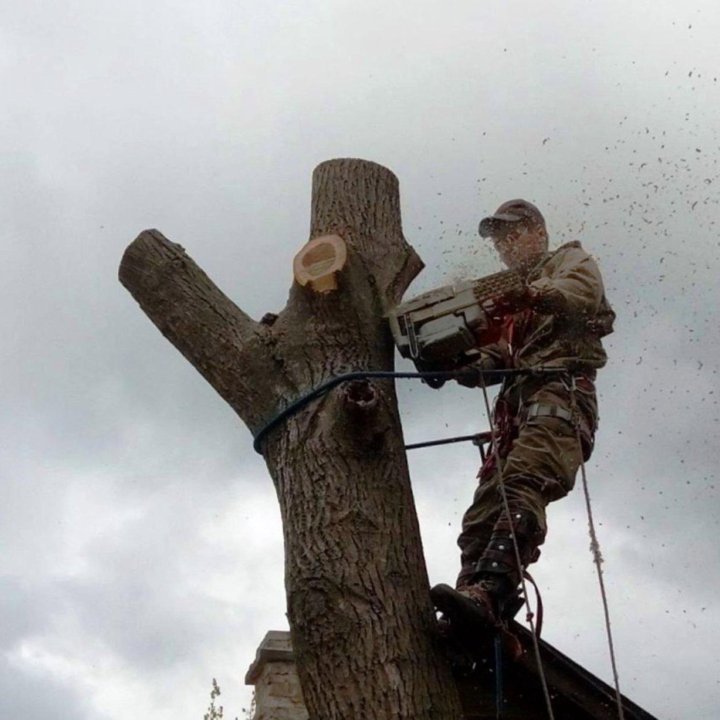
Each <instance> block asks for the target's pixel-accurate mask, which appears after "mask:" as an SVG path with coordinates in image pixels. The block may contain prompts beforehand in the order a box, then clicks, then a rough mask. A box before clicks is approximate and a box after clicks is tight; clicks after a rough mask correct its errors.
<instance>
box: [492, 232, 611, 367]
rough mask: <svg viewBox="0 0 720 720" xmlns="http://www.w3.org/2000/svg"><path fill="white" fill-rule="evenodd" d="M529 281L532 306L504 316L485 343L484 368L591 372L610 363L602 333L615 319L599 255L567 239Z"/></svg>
mask: <svg viewBox="0 0 720 720" xmlns="http://www.w3.org/2000/svg"><path fill="white" fill-rule="evenodd" d="M526 283H527V286H528V288H529V290H530V293H531V297H532V298H533V300H532V304H531V306H530V307H528V308H527V309H525V310H522V311H520V312H517V313H515V314H514V315H510V316H507V317H506V319H505V326H504V329H503V335H502V338H501V339H500V340H499V341H498V342H497V343H493V344H492V345H487V346H484V347H482V348H481V351H482V359H481V360H480V361H479V363H478V364H479V365H480V367H482V368H485V369H490V368H497V369H499V368H507V367H528V368H529V367H538V366H543V367H562V368H564V369H568V370H572V371H577V372H581V373H586V374H588V375H590V376H591V377H593V376H594V375H595V371H596V370H597V369H598V368H601V367H603V365H605V363H606V362H607V355H606V354H605V350H604V349H603V346H602V342H601V338H602V337H603V336H605V335H609V334H610V333H611V332H612V326H613V321H614V319H615V313H614V312H613V310H612V308H611V307H610V305H609V303H608V301H607V299H606V298H605V288H604V286H603V281H602V277H601V275H600V270H599V268H598V266H597V263H596V262H595V260H594V259H593V258H592V257H591V256H590V255H589V254H588V253H586V252H585V251H584V250H583V248H582V246H581V245H580V243H579V242H577V241H574V242H569V243H566V244H565V245H562V246H561V247H560V248H558V249H557V250H555V251H553V252H549V253H547V254H546V255H545V256H544V257H543V258H542V260H540V262H538V263H537V265H535V266H534V267H533V268H532V269H531V270H530V271H529V273H528V274H527V277H526Z"/></svg>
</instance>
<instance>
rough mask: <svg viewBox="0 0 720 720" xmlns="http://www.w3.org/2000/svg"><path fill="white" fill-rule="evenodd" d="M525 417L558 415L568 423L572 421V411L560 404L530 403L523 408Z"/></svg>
mask: <svg viewBox="0 0 720 720" xmlns="http://www.w3.org/2000/svg"><path fill="white" fill-rule="evenodd" d="M525 417H526V418H527V419H528V420H531V419H532V418H535V417H558V418H561V419H562V420H567V421H568V422H569V423H572V422H573V414H572V411H570V410H568V409H567V408H564V407H562V406H561V405H551V404H550V403H540V402H534V403H530V405H528V406H527V408H526V410H525Z"/></svg>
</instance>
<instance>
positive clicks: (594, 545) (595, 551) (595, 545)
mask: <svg viewBox="0 0 720 720" xmlns="http://www.w3.org/2000/svg"><path fill="white" fill-rule="evenodd" d="M576 387H577V385H576V382H575V376H574V375H573V376H571V381H570V403H571V408H570V409H571V411H572V415H573V425H574V426H575V434H576V436H577V442H578V449H579V451H580V472H581V477H582V484H583V492H584V494H585V507H586V508H587V516H588V532H589V534H590V551H591V552H592V555H593V562H594V563H595V569H596V571H597V577H598V583H599V585H600V596H601V597H602V604H603V612H604V614H605V631H606V633H607V639H608V648H609V650H610V664H611V665H612V672H613V679H614V681H615V702H616V703H617V710H618V718H619V720H624V718H625V716H624V714H623V703H622V695H621V694H620V678H619V675H618V669H617V662H616V660H615V645H614V643H613V636H612V629H611V627H610V608H609V605H608V599H607V593H606V592H605V579H604V577H603V571H602V563H603V557H602V552H601V550H600V543H599V541H598V538H597V533H596V532H595V521H594V520H593V513H592V503H591V501H590V490H589V487H588V481H587V473H586V472H585V457H584V452H583V449H582V442H581V438H580V423H579V414H578V407H577V398H576V396H575V390H576Z"/></svg>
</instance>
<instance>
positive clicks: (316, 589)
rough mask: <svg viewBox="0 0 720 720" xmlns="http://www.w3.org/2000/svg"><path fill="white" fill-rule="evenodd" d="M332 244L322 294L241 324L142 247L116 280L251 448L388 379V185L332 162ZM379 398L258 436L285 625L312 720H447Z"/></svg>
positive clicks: (378, 175)
mask: <svg viewBox="0 0 720 720" xmlns="http://www.w3.org/2000/svg"><path fill="white" fill-rule="evenodd" d="M324 235H339V236H341V237H342V238H343V240H344V241H345V243H346V245H347V261H346V264H345V266H344V267H343V268H342V270H341V271H340V272H339V273H337V283H338V288H337V290H333V291H330V292H325V293H320V292H315V291H313V289H312V287H310V286H306V287H301V286H300V285H298V284H297V283H295V284H293V286H292V288H291V291H290V297H289V300H288V303H287V305H286V307H285V309H284V310H283V311H282V312H281V313H280V314H279V316H277V319H274V321H273V322H272V323H271V324H270V323H256V322H254V321H253V320H252V319H250V318H249V317H248V316H246V315H245V314H244V313H243V312H242V311H241V310H240V309H239V308H237V307H236V306H235V305H234V304H233V303H232V302H231V301H230V300H229V299H228V298H227V297H225V296H224V295H223V294H222V293H221V292H220V291H219V290H218V289H217V288H216V287H215V286H214V285H213V284H212V282H211V281H210V280H209V278H207V276H206V275H205V274H204V273H203V272H202V270H200V268H199V267H197V265H195V263H193V261H192V260H191V259H190V258H189V257H188V256H187V255H186V254H185V253H184V251H183V249H182V248H180V246H178V245H174V244H173V243H170V242H169V241H168V240H166V239H165V238H164V237H163V236H162V235H161V234H160V233H158V232H157V231H146V232H145V233H142V234H141V235H140V236H139V237H138V238H137V239H136V240H135V241H134V242H133V243H132V244H131V245H130V247H129V248H128V249H127V251H126V253H125V256H124V257H123V260H122V262H121V265H120V280H121V282H122V283H123V284H124V285H125V286H126V287H127V288H128V289H129V290H130V292H131V293H132V294H133V296H134V297H135V298H136V300H137V301H138V302H139V303H140V305H141V307H142V308H143V310H144V311H145V312H146V313H147V314H148V316H149V317H150V319H151V320H152V321H153V322H154V323H155V324H156V325H157V326H158V328H159V329H160V330H161V331H162V332H163V334H164V335H165V336H166V337H167V338H168V339H169V340H170V341H171V342H172V343H173V344H174V345H175V346H176V347H177V348H178V349H179V350H180V351H181V352H182V353H183V354H184V355H185V357H186V358H187V359H188V360H189V361H190V362H191V363H192V364H193V365H194V366H195V367H196V368H197V369H198V370H199V371H200V372H201V373H202V374H203V375H204V377H205V378H206V379H207V380H208V381H209V382H210V383H211V385H212V386H213V387H214V388H215V389H216V390H217V391H218V392H219V393H220V394H221V395H222V397H223V398H225V400H226V401H227V402H228V403H229V404H230V405H231V406H232V407H233V409H234V410H235V411H236V412H237V413H238V415H239V416H240V417H241V418H242V419H243V420H244V421H245V422H246V423H247V425H248V426H249V427H250V429H251V431H253V433H257V431H258V430H259V429H260V428H261V427H262V426H263V425H264V423H265V422H266V421H267V420H269V419H270V418H271V417H273V416H274V415H276V414H277V412H279V411H280V410H282V409H283V408H285V407H287V406H288V404H289V403H291V402H292V401H293V400H295V399H297V398H298V397H299V396H300V395H302V394H304V393H305V392H307V391H309V390H311V389H313V388H315V387H317V386H318V385H320V384H321V383H322V382H323V381H325V380H327V379H329V378H331V377H333V376H335V375H338V374H341V373H345V372H351V371H360V370H391V369H392V368H393V356H394V346H393V343H392V338H391V337H390V334H389V331H388V328H387V324H386V322H385V320H384V318H383V315H384V313H385V311H386V310H387V309H389V308H390V307H392V306H393V305H394V304H396V303H397V302H398V301H399V300H400V298H401V297H402V294H403V292H404V291H405V289H406V288H407V286H408V285H409V283H410V282H411V281H412V279H413V278H414V277H415V275H417V273H418V272H419V271H420V269H421V268H422V262H421V261H420V259H419V257H418V256H417V254H416V253H415V251H414V250H413V249H412V248H411V247H410V246H409V245H408V244H407V242H406V241H405V239H404V237H403V234H402V227H401V221H400V202H399V192H398V183H397V179H396V178H395V176H394V175H393V174H392V173H391V172H390V171H389V170H387V169H385V168H383V167H381V166H379V165H376V164H374V163H369V162H365V161H361V160H333V161H330V162H326V163H323V164H321V165H320V166H319V167H318V168H316V170H315V172H314V175H313V193H312V219H311V230H310V238H311V239H312V238H316V237H319V236H324ZM403 446H404V442H403V436H402V430H401V425H400V418H399V414H398V410H397V400H396V396H395V391H394V385H393V383H392V382H391V381H386V380H383V381H370V380H362V381H355V382H352V383H348V384H345V385H340V386H339V387H337V388H335V389H334V390H332V391H330V392H329V393H328V394H326V395H324V396H323V397H321V398H320V399H318V400H315V401H313V402H311V403H310V404H309V405H306V406H305V407H303V408H301V409H300V410H299V411H298V412H297V413H295V414H294V415H292V416H291V417H290V418H288V419H287V420H286V421H285V422H284V423H282V424H281V425H279V426H278V427H277V428H275V429H273V430H272V431H271V432H270V433H269V434H268V435H267V437H266V439H265V441H264V442H263V454H264V457H265V460H266V462H267V465H268V468H269V471H270V474H271V476H272V478H273V481H274V484H275V488H276V491H277V495H278V499H279V502H280V508H281V511H282V518H283V531H284V536H285V586H286V591H287V604H288V618H289V622H290V629H291V634H292V641H293V648H294V650H295V653H296V658H297V664H298V670H299V674H300V680H301V685H302V688H303V694H304V697H305V702H306V704H307V707H308V711H309V713H310V716H311V718H314V719H316V720H326V719H327V720H331V719H332V720H350V719H357V720H367V719H368V718H377V719H378V720H399V719H401V718H403V719H404V718H407V719H410V718H412V719H413V720H425V719H427V720H430V719H431V718H432V720H457V719H458V718H459V717H460V715H461V711H460V704H459V699H458V696H457V691H456V688H455V684H454V682H453V680H452V676H451V674H450V671H449V668H448V666H447V663H446V661H445V659H444V657H443V655H442V652H441V650H440V648H439V647H438V643H437V637H436V631H435V619H434V614H433V609H432V606H431V603H430V599H429V595H428V579H427V573H426V569H425V563H424V559H423V555H422V546H421V541H420V534H419V528H418V523H417V516H416V512H415V506H414V501H413V496H412V490H411V487H410V479H409V473H408V468H407V462H406V457H405V451H404V447H403Z"/></svg>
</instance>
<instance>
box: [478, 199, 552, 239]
mask: <svg viewBox="0 0 720 720" xmlns="http://www.w3.org/2000/svg"><path fill="white" fill-rule="evenodd" d="M522 221H525V222H527V221H530V222H532V223H537V224H538V225H543V226H544V225H545V218H544V217H543V216H542V213H541V212H540V211H539V210H538V209H537V208H536V207H535V206H534V205H533V204H532V203H531V202H528V201H527V200H520V199H518V200H508V201H507V202H504V203H503V204H502V205H501V206H500V207H499V208H498V209H497V210H496V211H495V212H494V213H493V214H492V215H490V216H489V217H486V218H483V219H482V220H481V221H480V226H479V228H478V230H479V232H480V237H484V238H486V237H490V236H491V235H492V234H493V233H494V231H495V230H497V228H498V227H501V226H502V225H506V224H508V223H516V222H522Z"/></svg>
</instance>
